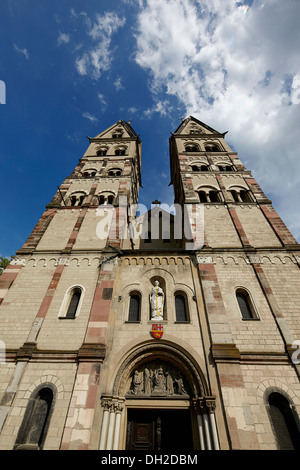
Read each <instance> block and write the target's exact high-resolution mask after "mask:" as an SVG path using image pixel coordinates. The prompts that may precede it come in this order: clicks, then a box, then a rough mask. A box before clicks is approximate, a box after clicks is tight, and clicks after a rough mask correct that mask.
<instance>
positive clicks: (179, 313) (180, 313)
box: [175, 293, 189, 322]
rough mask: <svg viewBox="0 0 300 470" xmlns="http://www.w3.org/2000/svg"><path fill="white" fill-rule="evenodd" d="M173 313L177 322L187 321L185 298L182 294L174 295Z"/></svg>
mask: <svg viewBox="0 0 300 470" xmlns="http://www.w3.org/2000/svg"><path fill="white" fill-rule="evenodd" d="M175 313H176V321H177V322H187V321H189V318H188V311H187V305H186V298H185V296H184V295H183V294H179V293H178V294H175Z"/></svg>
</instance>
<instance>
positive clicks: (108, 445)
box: [106, 404, 116, 450]
mask: <svg viewBox="0 0 300 470" xmlns="http://www.w3.org/2000/svg"><path fill="white" fill-rule="evenodd" d="M115 419H116V413H115V407H114V404H112V405H111V407H110V415H109V423H108V434H107V442H106V450H112V443H113V437H114V430H115Z"/></svg>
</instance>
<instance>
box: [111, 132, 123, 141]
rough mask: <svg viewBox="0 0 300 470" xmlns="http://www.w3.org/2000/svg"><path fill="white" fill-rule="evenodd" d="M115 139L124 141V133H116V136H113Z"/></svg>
mask: <svg viewBox="0 0 300 470" xmlns="http://www.w3.org/2000/svg"><path fill="white" fill-rule="evenodd" d="M112 137H113V139H122V137H123V132H122V131H115V132H114V134H113V135H112Z"/></svg>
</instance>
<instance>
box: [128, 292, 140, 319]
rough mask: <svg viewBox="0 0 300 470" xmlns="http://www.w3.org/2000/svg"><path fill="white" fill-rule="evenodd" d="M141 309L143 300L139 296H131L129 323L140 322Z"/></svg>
mask: <svg viewBox="0 0 300 470" xmlns="http://www.w3.org/2000/svg"><path fill="white" fill-rule="evenodd" d="M140 307H141V298H140V296H139V295H138V294H132V295H131V296H130V302H129V315H128V321H129V322H139V321H140Z"/></svg>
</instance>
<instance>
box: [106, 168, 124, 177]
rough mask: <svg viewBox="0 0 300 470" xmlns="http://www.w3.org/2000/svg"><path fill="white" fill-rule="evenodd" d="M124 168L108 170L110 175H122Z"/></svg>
mask: <svg viewBox="0 0 300 470" xmlns="http://www.w3.org/2000/svg"><path fill="white" fill-rule="evenodd" d="M121 173H122V170H121V169H120V168H112V169H111V170H109V171H108V176H121Z"/></svg>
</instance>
